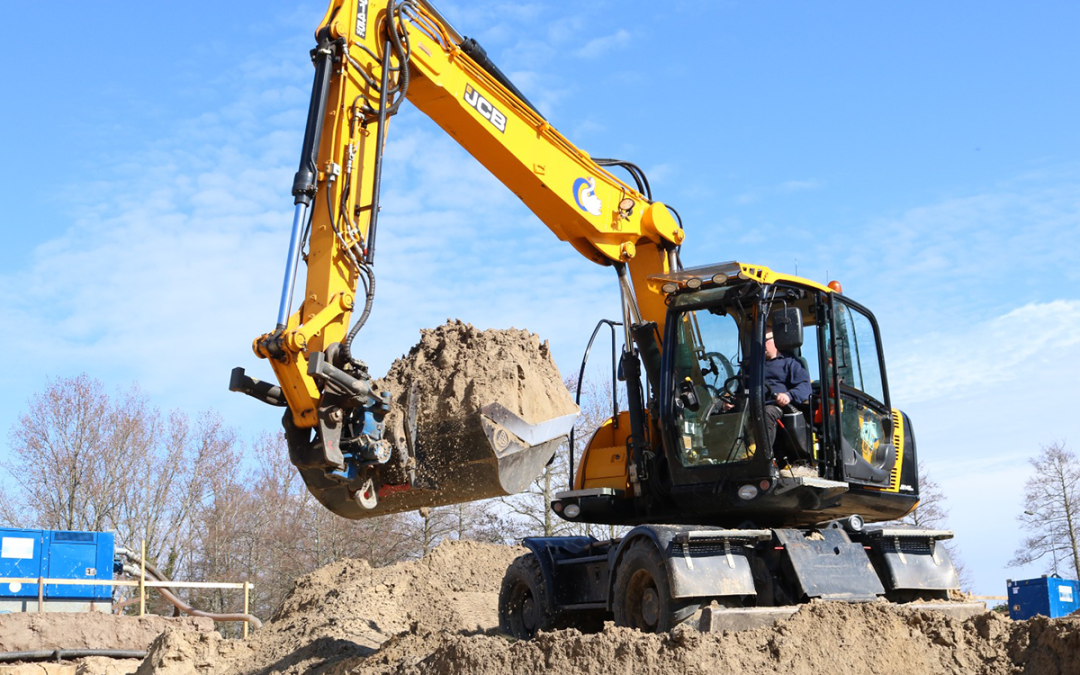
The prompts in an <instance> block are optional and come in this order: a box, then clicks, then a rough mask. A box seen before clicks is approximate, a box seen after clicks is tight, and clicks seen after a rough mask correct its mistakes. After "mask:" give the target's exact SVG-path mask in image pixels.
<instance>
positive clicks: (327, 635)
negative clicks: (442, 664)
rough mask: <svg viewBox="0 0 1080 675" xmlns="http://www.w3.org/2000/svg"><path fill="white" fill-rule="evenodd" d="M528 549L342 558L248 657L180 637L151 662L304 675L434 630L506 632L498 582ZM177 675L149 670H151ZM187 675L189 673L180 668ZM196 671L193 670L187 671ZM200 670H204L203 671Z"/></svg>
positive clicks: (300, 588)
mask: <svg viewBox="0 0 1080 675" xmlns="http://www.w3.org/2000/svg"><path fill="white" fill-rule="evenodd" d="M523 552H524V549H521V548H517V547H509V546H498V545H493V544H479V543H475V542H467V541H465V542H444V543H443V544H441V545H440V546H438V547H436V548H435V549H434V550H433V551H432V552H431V554H429V555H428V556H426V557H425V558H423V559H421V560H418V561H411V562H404V563H398V564H396V565H391V566H388V567H382V568H372V567H371V566H369V565H368V564H367V563H366V562H364V561H360V560H342V561H339V562H336V563H332V564H330V565H327V566H326V567H323V568H322V569H319V570H316V571H315V572H313V573H311V574H309V575H306V576H304V577H301V578H300V579H299V580H298V581H297V582H296V587H295V588H294V589H293V591H292V593H291V594H290V595H289V597H288V598H287V599H286V600H285V603H284V604H283V606H282V608H281V610H280V611H279V612H278V613H277V615H276V616H274V618H273V619H272V620H271V621H270V622H269V623H267V624H266V625H265V626H264V627H263V629H262V630H260V631H258V632H256V633H255V634H254V635H253V636H252V637H251V638H250V639H249V641H248V643H247V644H248V646H249V648H250V652H248V653H232V654H224V653H221V654H220V655H219V656H218V657H217V658H216V659H215V658H211V657H208V656H206V655H207V654H213V653H214V650H218V651H219V652H220V650H221V649H223V646H224V645H225V644H227V643H229V641H222V642H221V643H219V644H207V643H206V641H205V638H204V637H201V636H192V637H193V638H194V639H196V640H198V644H199V647H198V648H197V649H196V648H192V647H188V646H185V645H184V639H185V637H186V635H185V634H183V633H181V632H178V631H174V632H171V633H169V634H167V636H164V637H167V638H168V640H167V641H165V642H163V643H162V644H160V645H158V644H155V646H154V648H153V649H152V650H151V654H150V656H149V657H148V661H150V660H151V659H157V661H159V662H162V663H164V662H165V659H166V658H168V657H166V656H165V655H166V654H171V653H188V652H190V653H196V654H200V655H202V656H201V658H202V661H203V662H205V663H208V664H210V663H216V664H217V665H216V666H215V667H217V668H221V669H220V670H214V671H213V672H229V673H234V674H236V675H239V674H248V673H255V672H264V671H267V670H268V671H270V672H285V673H303V672H308V671H309V670H312V669H315V668H325V667H328V666H329V665H331V664H333V663H335V662H338V661H341V660H343V659H350V658H351V659H355V658H357V657H362V656H367V655H370V654H373V653H375V652H376V650H378V649H379V647H380V646H381V645H382V644H383V643H384V642H385V641H386V640H388V639H389V638H391V637H392V636H393V635H395V634H398V633H402V632H408V631H410V630H413V631H418V630H419V631H428V632H433V633H440V634H442V633H445V634H448V635H456V634H459V633H477V632H483V631H488V630H493V629H495V628H496V626H497V625H498V614H497V605H498V595H499V584H500V583H501V582H502V576H503V573H504V572H505V571H506V568H507V567H509V565H510V562H511V561H512V560H513V559H514V558H515V557H517V556H518V555H521V554H522V553H523ZM151 672H153V673H159V672H160V673H165V672H169V673H172V672H174V670H168V671H166V670H159V669H156V668H155V669H151V670H149V671H146V673H145V674H144V675H149V673H151ZM175 672H177V673H182V672H185V671H175ZM186 672H193V671H186ZM198 672H200V673H205V672H207V670H206V669H200V670H198Z"/></svg>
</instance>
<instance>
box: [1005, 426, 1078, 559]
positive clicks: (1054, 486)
mask: <svg viewBox="0 0 1080 675" xmlns="http://www.w3.org/2000/svg"><path fill="white" fill-rule="evenodd" d="M1030 462H1031V466H1032V467H1033V468H1034V469H1035V473H1034V474H1033V475H1032V476H1031V477H1030V478H1028V480H1027V483H1025V484H1024V513H1022V514H1021V515H1019V516H1017V520H1019V521H1020V522H1021V523H1022V524H1023V526H1024V531H1025V532H1027V533H1028V536H1027V537H1026V538H1025V539H1024V543H1023V544H1022V545H1021V546H1020V548H1018V549H1017V550H1016V552H1015V553H1014V554H1013V559H1012V560H1011V561H1010V562H1009V565H1010V566H1016V567H1018V566H1021V565H1028V564H1031V563H1034V562H1037V561H1043V563H1044V565H1045V569H1046V571H1047V572H1048V573H1051V574H1057V575H1060V576H1065V577H1068V578H1071V579H1077V578H1080V541H1078V538H1080V532H1078V531H1077V530H1078V527H1080V460H1078V459H1077V457H1076V455H1075V454H1074V453H1073V452H1072V451H1071V450H1069V449H1067V448H1066V447H1065V445H1064V444H1063V443H1060V442H1057V443H1053V444H1051V445H1048V446H1043V448H1042V450H1041V452H1040V453H1039V456H1038V457H1034V458H1032V459H1031V460H1030Z"/></svg>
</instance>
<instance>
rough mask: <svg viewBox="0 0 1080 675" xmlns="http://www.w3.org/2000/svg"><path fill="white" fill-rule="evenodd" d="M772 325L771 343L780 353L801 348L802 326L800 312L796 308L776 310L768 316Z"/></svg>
mask: <svg viewBox="0 0 1080 675" xmlns="http://www.w3.org/2000/svg"><path fill="white" fill-rule="evenodd" d="M769 323H771V324H772V332H773V342H775V343H776V348H777V349H779V350H780V351H782V352H786V351H791V350H793V349H798V348H799V347H802V343H803V325H802V312H800V311H799V310H798V308H797V307H787V308H785V309H778V310H776V311H775V312H773V313H772V314H770V315H769Z"/></svg>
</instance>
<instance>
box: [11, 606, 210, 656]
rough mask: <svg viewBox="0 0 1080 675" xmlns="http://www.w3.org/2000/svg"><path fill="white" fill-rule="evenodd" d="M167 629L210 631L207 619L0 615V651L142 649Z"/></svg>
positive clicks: (91, 615) (59, 613) (56, 614)
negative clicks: (173, 627) (170, 627)
mask: <svg viewBox="0 0 1080 675" xmlns="http://www.w3.org/2000/svg"><path fill="white" fill-rule="evenodd" d="M169 626H175V627H177V628H180V629H182V630H188V631H212V630H214V622H213V621H212V620H210V619H201V618H194V617H185V618H178V619H170V618H168V617H164V616H141V617H134V616H132V617H124V616H114V615H112V614H101V613H99V612H94V613H90V614H84V613H67V612H46V613H43V614H38V613H36V612H32V613H11V614H0V652H26V651H40V650H45V649H123V650H143V649H146V648H147V647H149V646H150V643H151V642H153V641H154V638H156V637H157V636H158V635H160V634H161V632H162V631H164V630H165V629H166V628H167V627H169Z"/></svg>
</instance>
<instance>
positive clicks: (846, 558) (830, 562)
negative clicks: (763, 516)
mask: <svg viewBox="0 0 1080 675" xmlns="http://www.w3.org/2000/svg"><path fill="white" fill-rule="evenodd" d="M773 534H774V535H775V536H776V539H777V541H779V543H780V545H781V546H783V547H784V553H785V555H786V556H787V559H788V562H789V563H790V565H791V571H792V574H793V577H794V579H795V581H797V582H798V585H799V588H800V590H801V591H802V592H803V594H804V595H806V596H807V598H821V599H822V600H842V601H844V602H869V601H871V600H876V599H877V598H878V597H879V596H882V595H884V594H885V587H884V586H882V585H881V580H880V579H878V575H877V573H876V572H875V571H874V566H873V565H872V564H871V562H870V558H869V557H868V556H867V555H866V550H865V549H864V548H863V545H862V544H857V543H853V542H852V541H851V539H850V538H848V535H847V532H845V531H844V530H843V529H841V528H838V527H826V528H823V529H821V530H814V531H812V532H803V531H800V530H780V529H777V530H773Z"/></svg>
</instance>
